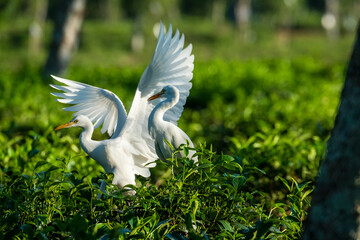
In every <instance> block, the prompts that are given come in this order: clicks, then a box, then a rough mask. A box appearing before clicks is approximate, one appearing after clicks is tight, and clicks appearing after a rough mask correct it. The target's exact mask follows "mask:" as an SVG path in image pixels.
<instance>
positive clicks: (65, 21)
mask: <svg viewBox="0 0 360 240" xmlns="http://www.w3.org/2000/svg"><path fill="white" fill-rule="evenodd" d="M85 5H86V1H85V0H62V1H61V4H59V6H58V8H57V13H56V16H55V25H54V32H53V38H52V42H51V45H50V52H49V56H48V59H47V62H46V64H45V69H44V74H45V75H46V76H48V75H49V74H55V75H61V74H62V73H63V72H64V71H65V70H66V68H67V66H68V63H69V61H70V59H71V54H72V51H73V49H74V48H75V46H76V44H77V39H78V35H79V31H80V29H81V25H82V22H83V18H84V11H85Z"/></svg>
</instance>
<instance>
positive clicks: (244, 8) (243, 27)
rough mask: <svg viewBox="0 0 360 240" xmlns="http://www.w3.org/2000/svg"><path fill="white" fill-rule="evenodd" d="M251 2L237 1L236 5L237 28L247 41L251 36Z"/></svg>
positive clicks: (247, 0)
mask: <svg viewBox="0 0 360 240" xmlns="http://www.w3.org/2000/svg"><path fill="white" fill-rule="evenodd" d="M250 16H251V0H237V2H236V5H235V19H236V26H237V28H238V30H239V32H240V34H241V35H242V37H243V38H244V39H245V40H248V39H249V35H250V33H249V32H250Z"/></svg>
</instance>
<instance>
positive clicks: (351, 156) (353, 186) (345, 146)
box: [303, 26, 360, 240]
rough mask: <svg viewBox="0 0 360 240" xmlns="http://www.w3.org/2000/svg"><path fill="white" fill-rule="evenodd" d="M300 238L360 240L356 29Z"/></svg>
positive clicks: (358, 49) (359, 56)
mask: <svg viewBox="0 0 360 240" xmlns="http://www.w3.org/2000/svg"><path fill="white" fill-rule="evenodd" d="M356 35H357V36H356V40H355V44H354V49H353V53H352V57H351V60H350V63H349V65H348V70H347V75H346V79H345V84H344V87H343V90H342V94H341V99H340V100H341V101H340V105H339V110H338V114H337V116H336V119H335V126H334V129H333V130H332V133H331V137H330V139H329V142H328V150H327V154H326V158H325V161H324V163H323V164H322V166H321V169H320V175H319V178H318V180H317V182H316V188H315V192H314V194H313V198H312V208H311V210H310V215H309V217H308V219H307V223H306V227H305V232H304V236H303V239H305V240H310V239H311V240H317V239H337V240H339V239H360V228H359V226H360V225H359V224H360V26H359V27H358V29H357V34H356Z"/></svg>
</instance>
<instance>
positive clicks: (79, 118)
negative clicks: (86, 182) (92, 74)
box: [50, 24, 194, 194]
mask: <svg viewBox="0 0 360 240" xmlns="http://www.w3.org/2000/svg"><path fill="white" fill-rule="evenodd" d="M184 39H185V38H184V35H183V34H182V35H181V37H180V33H179V31H176V33H175V34H174V36H172V28H171V25H170V27H169V31H168V32H167V33H166V34H165V33H164V27H163V25H162V24H161V27H160V33H159V37H158V41H157V45H156V48H155V52H154V55H153V57H152V59H151V62H150V64H149V65H148V66H147V68H146V69H145V71H144V73H143V75H142V76H141V78H140V81H139V84H138V86H137V89H136V93H135V97H134V99H133V102H132V105H131V109H130V111H129V114H128V116H127V115H126V111H125V108H124V106H123V104H122V102H121V100H120V99H119V98H118V97H117V96H116V95H115V94H114V93H112V92H111V91H109V90H106V89H102V88H98V87H94V86H90V85H87V84H84V83H80V82H75V81H71V80H67V79H63V78H59V77H55V76H52V77H53V78H54V79H55V80H57V81H58V82H60V83H63V84H65V85H62V86H58V85H52V84H50V86H51V87H53V88H55V89H57V90H60V91H63V92H60V93H59V92H58V93H52V94H53V95H54V96H56V97H59V99H57V101H59V102H61V103H66V104H74V105H73V106H71V107H67V108H64V110H67V111H75V113H74V114H73V115H74V116H75V118H73V120H71V121H70V122H69V123H67V124H64V125H62V126H59V127H58V128H57V129H61V128H66V127H76V126H78V127H82V128H83V132H82V133H81V135H80V144H81V146H82V148H83V150H84V151H85V152H86V153H87V154H88V155H89V156H90V157H91V158H93V159H95V160H96V161H97V162H98V163H100V164H101V166H102V167H103V168H104V170H105V172H111V173H113V174H114V179H113V184H116V185H118V186H119V187H120V188H123V187H124V186H125V185H127V184H132V185H135V174H136V175H141V176H144V177H149V176H150V171H149V168H151V167H154V166H155V163H153V161H154V160H156V159H157V156H156V150H155V148H154V146H155V144H154V142H155V140H154V139H153V138H152V137H151V136H150V134H149V131H148V119H149V116H150V113H151V112H152V110H153V109H154V107H155V105H156V104H157V101H156V100H154V101H153V102H152V103H150V104H149V103H148V101H147V99H148V98H149V97H150V96H152V95H153V94H154V93H155V92H158V91H160V90H161V89H162V88H163V87H164V86H167V85H174V86H176V87H177V88H178V89H179V94H180V96H179V101H178V102H177V104H176V105H175V106H174V107H172V108H171V109H170V110H169V111H167V112H166V113H165V115H164V119H165V120H166V121H170V122H172V123H173V124H176V123H177V121H178V119H179V118H180V116H181V113H182V111H183V107H184V104H185V102H186V98H187V96H188V95H189V91H190V89H191V87H192V83H191V82H190V81H191V79H192V77H193V74H192V71H193V69H194V56H193V55H191V50H192V45H191V44H189V46H188V47H186V48H184ZM93 123H94V126H93V125H92V124H93ZM101 124H102V125H103V126H102V129H101V132H102V133H104V132H107V133H108V134H109V135H110V136H111V138H109V139H107V140H103V141H94V140H92V139H91V135H92V133H93V130H94V128H97V127H99V126H100V125H101ZM103 188H104V185H103V183H102V184H101V189H102V190H103ZM129 194H134V192H133V191H130V192H129Z"/></svg>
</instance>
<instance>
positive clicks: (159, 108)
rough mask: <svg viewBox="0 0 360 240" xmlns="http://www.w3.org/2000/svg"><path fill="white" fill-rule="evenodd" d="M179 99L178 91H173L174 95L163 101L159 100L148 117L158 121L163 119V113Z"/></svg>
mask: <svg viewBox="0 0 360 240" xmlns="http://www.w3.org/2000/svg"><path fill="white" fill-rule="evenodd" d="M178 101H179V92H178V91H175V92H174V96H172V97H171V98H170V97H169V98H167V99H165V100H164V101H162V102H160V103H159V104H158V105H156V107H155V108H154V110H153V111H152V113H151V115H150V118H151V120H155V121H159V120H163V117H164V114H165V112H166V111H167V110H169V109H170V108H172V107H173V106H175V104H176V103H177V102H178Z"/></svg>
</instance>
